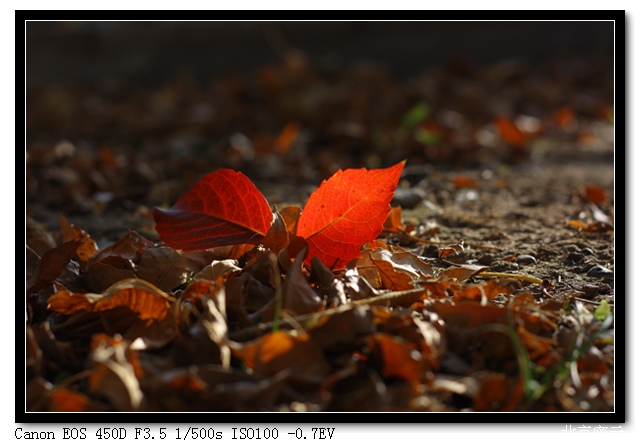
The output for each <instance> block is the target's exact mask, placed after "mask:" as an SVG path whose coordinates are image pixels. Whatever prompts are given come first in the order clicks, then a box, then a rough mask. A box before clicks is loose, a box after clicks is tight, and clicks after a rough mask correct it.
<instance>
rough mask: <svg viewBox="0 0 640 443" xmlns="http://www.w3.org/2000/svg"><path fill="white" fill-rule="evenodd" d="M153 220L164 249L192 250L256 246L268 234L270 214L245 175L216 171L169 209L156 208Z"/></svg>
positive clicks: (265, 201)
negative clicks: (244, 244)
mask: <svg viewBox="0 0 640 443" xmlns="http://www.w3.org/2000/svg"><path fill="white" fill-rule="evenodd" d="M153 218H154V219H155V221H156V231H158V234H159V235H160V240H162V241H163V242H165V243H166V244H167V246H169V247H171V248H174V249H181V250H183V251H196V250H202V249H210V248H214V247H216V246H227V245H237V244H241V243H251V244H256V243H258V242H259V241H260V240H262V238H263V237H264V236H265V235H266V234H267V232H268V231H269V226H271V222H272V221H273V213H272V212H271V208H269V203H267V199H266V198H264V196H263V195H262V194H261V193H260V191H258V188H256V187H255V185H254V184H253V183H251V180H249V179H248V178H247V176H246V175H244V174H243V173H242V172H236V171H233V170H231V169H218V170H217V171H216V172H212V173H211V174H207V175H205V176H204V177H203V178H202V179H201V180H200V181H198V182H197V183H196V184H195V185H193V187H192V188H191V189H190V190H189V191H187V193H185V194H184V195H183V196H182V197H180V199H179V200H178V201H177V202H176V204H175V205H173V207H172V208H171V209H169V210H164V209H159V208H156V209H155V210H154V211H153Z"/></svg>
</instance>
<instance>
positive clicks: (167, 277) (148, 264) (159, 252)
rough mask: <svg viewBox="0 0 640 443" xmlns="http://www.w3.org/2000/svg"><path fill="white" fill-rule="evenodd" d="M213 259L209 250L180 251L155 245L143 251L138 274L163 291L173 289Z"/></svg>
mask: <svg viewBox="0 0 640 443" xmlns="http://www.w3.org/2000/svg"><path fill="white" fill-rule="evenodd" d="M213 259H214V255H213V254H212V253H211V252H209V251H192V252H178V251H176V250H174V249H171V248H167V247H163V246H153V247H148V248H146V249H145V250H144V252H143V253H142V256H141V257H140V262H139V264H138V271H137V272H136V274H137V277H138V278H140V279H143V280H146V281H148V282H150V283H153V284H154V285H155V286H157V287H158V288H160V289H161V290H163V291H171V290H174V289H175V288H177V287H179V286H180V285H182V284H183V283H185V282H187V281H188V280H189V279H190V278H191V277H193V275H195V274H197V273H198V272H200V271H201V270H202V269H203V268H204V267H205V266H207V265H209V264H211V262H212V261H213Z"/></svg>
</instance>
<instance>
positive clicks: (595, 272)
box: [587, 265, 613, 279]
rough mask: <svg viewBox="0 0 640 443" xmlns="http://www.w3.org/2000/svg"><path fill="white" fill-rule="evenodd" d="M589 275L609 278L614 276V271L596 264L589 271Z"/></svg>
mask: <svg viewBox="0 0 640 443" xmlns="http://www.w3.org/2000/svg"><path fill="white" fill-rule="evenodd" d="M587 276H588V277H596V278H601V279H608V278H611V277H613V271H612V270H610V269H607V268H605V267H604V266H600V265H595V266H594V267H593V268H591V269H589V270H588V271H587Z"/></svg>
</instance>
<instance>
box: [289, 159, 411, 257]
mask: <svg viewBox="0 0 640 443" xmlns="http://www.w3.org/2000/svg"><path fill="white" fill-rule="evenodd" d="M404 164H405V161H402V162H400V163H398V164H396V165H394V166H391V167H390V168H386V169H372V170H370V171H368V170H366V169H364V168H361V169H346V170H344V171H343V170H339V171H338V172H336V173H335V174H334V175H332V176H331V177H330V178H329V179H328V180H325V181H323V182H322V183H321V184H320V186H319V187H318V189H316V191H315V192H314V193H313V194H311V197H309V201H307V204H306V205H305V207H304V209H303V211H302V214H301V215H300V219H299V220H298V230H297V235H298V236H300V237H303V238H304V239H305V240H306V241H307V244H308V245H309V253H308V255H307V257H306V259H305V263H306V264H310V262H311V259H312V258H313V257H318V258H319V259H320V260H322V262H323V263H324V264H325V265H327V266H328V267H330V268H333V269H342V268H344V267H345V265H346V264H347V263H349V262H350V261H351V260H353V259H354V258H357V257H360V249H361V248H362V245H364V244H365V243H366V242H368V241H372V240H374V239H375V238H376V237H377V236H378V235H379V234H380V232H382V228H383V224H384V221H385V220H386V218H387V215H388V214H389V211H390V210H391V206H390V205H389V203H390V202H391V199H392V198H393V192H394V191H395V189H396V187H397V186H398V180H399V179H400V174H401V173H402V168H403V167H404Z"/></svg>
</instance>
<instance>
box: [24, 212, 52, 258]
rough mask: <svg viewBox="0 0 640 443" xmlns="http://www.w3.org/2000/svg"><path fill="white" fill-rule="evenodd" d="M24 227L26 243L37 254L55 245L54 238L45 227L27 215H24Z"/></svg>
mask: <svg viewBox="0 0 640 443" xmlns="http://www.w3.org/2000/svg"><path fill="white" fill-rule="evenodd" d="M26 228H27V245H28V246H29V247H30V248H31V249H33V251H34V252H35V253H36V254H38V255H39V256H41V255H42V254H44V253H45V252H47V251H48V250H49V249H53V248H55V247H56V240H55V238H54V237H53V235H52V234H51V233H50V232H49V231H48V230H47V227H46V226H45V225H43V224H42V223H39V222H37V221H35V220H34V219H32V218H31V217H30V216H29V215H27V217H26Z"/></svg>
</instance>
